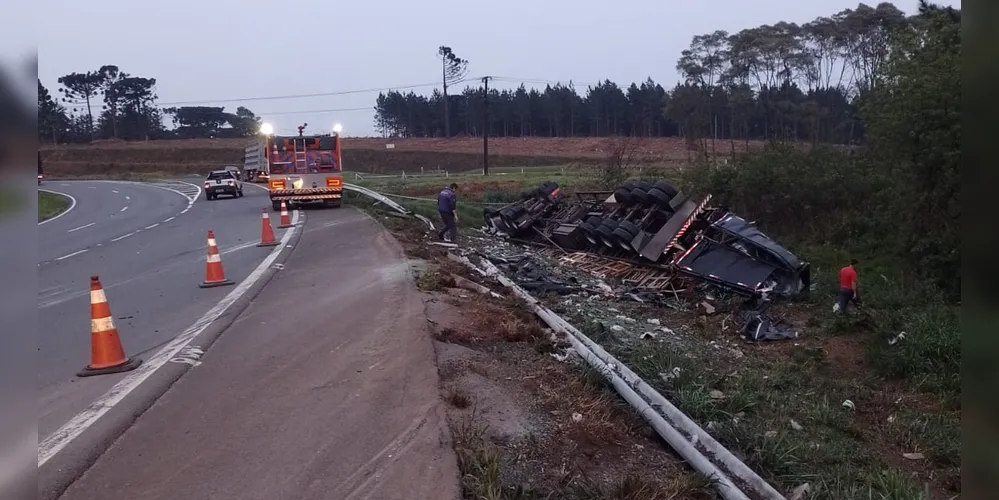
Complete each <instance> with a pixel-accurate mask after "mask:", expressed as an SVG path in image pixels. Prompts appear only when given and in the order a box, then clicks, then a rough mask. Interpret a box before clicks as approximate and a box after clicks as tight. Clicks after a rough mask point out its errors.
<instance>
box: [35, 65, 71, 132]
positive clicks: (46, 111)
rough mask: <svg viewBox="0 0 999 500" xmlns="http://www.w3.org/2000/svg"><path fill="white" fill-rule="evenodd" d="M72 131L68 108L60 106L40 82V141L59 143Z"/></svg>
mask: <svg viewBox="0 0 999 500" xmlns="http://www.w3.org/2000/svg"><path fill="white" fill-rule="evenodd" d="M69 130H70V121H69V117H67V116H66V108H64V107H63V106H62V105H60V104H59V103H58V102H56V101H55V99H53V98H52V96H51V95H50V94H49V89H47V88H45V86H44V85H42V80H41V79H39V80H38V139H39V140H40V141H42V140H51V141H52V142H58V141H59V140H60V139H63V138H65V137H66V136H67V134H68V133H69Z"/></svg>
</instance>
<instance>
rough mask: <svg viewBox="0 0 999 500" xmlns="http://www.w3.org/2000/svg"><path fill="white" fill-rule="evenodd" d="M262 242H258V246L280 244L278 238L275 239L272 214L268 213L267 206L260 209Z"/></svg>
mask: <svg viewBox="0 0 999 500" xmlns="http://www.w3.org/2000/svg"><path fill="white" fill-rule="evenodd" d="M260 223H261V229H260V243H257V246H258V247H273V246H276V245H277V244H278V242H277V240H276V239H274V230H273V229H271V215H270V214H269V213H267V208H266V207H265V208H264V209H263V210H261V211H260Z"/></svg>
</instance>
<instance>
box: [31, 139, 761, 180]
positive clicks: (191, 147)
mask: <svg viewBox="0 0 999 500" xmlns="http://www.w3.org/2000/svg"><path fill="white" fill-rule="evenodd" d="M249 142H250V141H248V140H247V139H190V140H176V141H146V142H124V141H97V142H95V143H93V144H87V145H59V146H45V147H43V148H42V157H43V161H44V163H45V167H46V173H47V174H48V175H51V176H92V175H96V176H115V175H123V174H132V175H135V174H139V175H142V174H146V175H156V174H171V175H177V174H204V173H205V172H207V171H208V170H210V169H213V168H218V167H219V166H220V165H222V164H226V163H230V164H233V163H235V164H238V163H239V162H240V161H241V158H242V156H243V148H244V147H245V146H246V144H248V143H249ZM729 146H730V145H727V144H726V145H721V144H719V145H717V152H718V154H719V155H723V154H730V153H731V151H730V147H729ZM758 146H759V145H758V144H755V143H753V144H750V145H749V148H750V149H754V148H756V147H758ZM735 147H736V152H742V151H744V150H745V149H746V147H747V146H746V144H744V143H740V144H738V145H736V146H735ZM622 149H627V156H628V157H629V162H631V163H635V164H639V163H665V162H676V161H685V160H687V159H688V158H689V157H690V156H691V155H693V154H694V153H693V152H691V151H689V150H688V148H687V145H686V143H685V142H684V141H683V140H681V139H678V138H636V139H624V138H601V137H596V138H582V137H577V138H543V137H523V138H522V137H502V138H492V139H490V141H489V153H490V154H489V165H490V167H493V168H503V167H537V166H548V165H564V164H571V163H577V164H594V163H600V162H604V161H606V159H607V158H608V156H611V155H613V154H614V152H615V151H619V150H622ZM343 162H344V166H345V167H346V169H347V170H351V171H360V172H373V173H399V172H402V171H407V172H418V171H420V170H421V169H443V170H448V171H451V172H464V171H469V170H477V169H480V168H482V139H481V138H466V137H456V138H452V139H433V138H410V139H398V138H396V139H382V138H368V137H362V138H347V139H344V141H343Z"/></svg>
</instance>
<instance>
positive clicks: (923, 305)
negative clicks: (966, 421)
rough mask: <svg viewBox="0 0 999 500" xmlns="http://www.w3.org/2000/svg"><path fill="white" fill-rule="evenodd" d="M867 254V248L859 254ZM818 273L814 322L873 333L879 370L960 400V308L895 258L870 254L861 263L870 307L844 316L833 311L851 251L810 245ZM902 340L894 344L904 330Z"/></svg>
mask: <svg viewBox="0 0 999 500" xmlns="http://www.w3.org/2000/svg"><path fill="white" fill-rule="evenodd" d="M856 253H864V252H862V251H861V252H854V254H856ZM802 254H804V255H808V256H809V258H810V259H811V261H812V266H813V272H812V274H813V276H819V277H820V279H822V278H824V282H821V283H820V289H819V292H820V293H818V294H817V296H818V297H821V298H820V299H819V300H824V301H825V303H821V304H816V306H817V310H816V312H815V313H814V314H813V317H812V319H811V322H812V324H813V325H816V326H819V327H821V328H822V329H823V330H825V332H826V333H828V334H830V335H842V334H863V335H866V336H867V339H868V342H867V345H868V349H867V353H866V354H867V361H868V365H869V367H870V368H871V369H872V370H873V371H874V372H876V373H877V374H879V375H881V376H884V377H886V378H888V379H893V380H901V381H904V382H906V383H907V384H909V385H911V386H912V387H914V388H916V389H918V390H922V391H928V392H930V393H933V394H935V395H937V396H940V397H942V398H944V399H946V400H948V401H950V402H952V403H957V400H959V399H960V393H961V374H960V373H961V333H960V326H959V325H960V320H961V314H960V306H959V305H953V304H948V303H947V302H945V301H944V300H943V298H942V297H940V296H939V295H938V294H936V293H934V292H933V291H932V290H931V289H929V287H926V286H921V283H920V282H919V281H918V280H917V279H915V278H914V277H911V276H907V275H905V274H904V273H901V272H900V271H899V270H898V269H897V266H895V265H894V263H893V262H892V261H891V260H889V259H880V258H878V256H877V254H876V253H871V254H865V255H863V256H862V258H863V260H862V261H861V263H860V264H859V265H858V270H859V275H860V285H859V289H860V293H861V297H862V298H863V299H864V307H863V308H862V309H861V310H859V311H852V312H853V313H854V314H851V315H847V316H843V315H834V314H832V312H831V306H832V298H831V297H832V296H833V294H834V293H835V291H836V290H837V289H838V286H839V285H838V282H837V281H836V280H835V277H836V276H837V273H838V271H839V268H840V267H842V266H843V265H844V263H846V262H848V261H849V258H850V257H849V255H850V253H849V252H847V251H845V250H842V249H836V248H833V247H829V246H821V247H819V246H810V247H805V249H804V251H803V252H802ZM903 332H904V333H905V335H904V337H903V338H902V339H899V340H897V341H895V342H894V343H890V341H892V340H893V339H895V338H896V337H898V335H899V334H900V333H903Z"/></svg>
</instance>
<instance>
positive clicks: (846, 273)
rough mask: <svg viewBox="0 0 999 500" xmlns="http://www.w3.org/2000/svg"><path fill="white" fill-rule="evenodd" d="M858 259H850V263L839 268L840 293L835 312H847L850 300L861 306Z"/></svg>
mask: <svg viewBox="0 0 999 500" xmlns="http://www.w3.org/2000/svg"><path fill="white" fill-rule="evenodd" d="M856 265H857V259H850V265H849V266H846V267H844V268H843V269H840V270H839V294H838V295H837V296H836V305H835V306H834V307H833V311H834V312H843V313H845V312H846V308H847V306H848V305H849V304H850V302H853V303H854V305H856V306H857V307H860V294H859V292H858V291H857V269H856V268H855V267H854V266H856Z"/></svg>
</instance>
